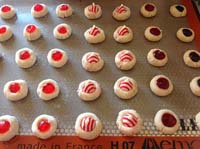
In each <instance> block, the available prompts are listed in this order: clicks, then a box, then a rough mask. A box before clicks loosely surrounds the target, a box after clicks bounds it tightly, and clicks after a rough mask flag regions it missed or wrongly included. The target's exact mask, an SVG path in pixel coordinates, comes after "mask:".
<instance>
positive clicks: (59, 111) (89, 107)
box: [0, 0, 200, 136]
mask: <svg viewBox="0 0 200 149" xmlns="http://www.w3.org/2000/svg"><path fill="white" fill-rule="evenodd" d="M40 2H41V3H44V4H46V5H47V6H48V9H49V14H48V15H47V16H45V17H44V18H41V19H35V18H33V17H32V15H31V13H30V9H31V7H32V5H33V4H34V3H35V1H33V0H28V1H24V0H17V1H6V0H1V1H0V5H3V4H11V5H13V6H14V7H15V8H16V10H17V16H16V17H15V18H13V19H11V20H2V19H0V24H7V25H9V26H10V27H11V28H12V30H13V32H14V37H13V38H12V39H10V40H9V41H7V42H3V43H1V44H0V51H1V54H2V55H3V58H2V60H1V62H0V68H1V71H0V80H1V82H0V99H1V102H0V107H1V108H0V114H1V115H4V114H10V115H14V116H16V117H17V118H18V120H19V123H20V132H19V134H20V135H31V129H30V128H31V124H32V122H33V120H34V119H35V117H37V116H38V115H40V114H43V113H46V114H50V115H53V116H55V117H56V119H57V120H58V127H59V128H58V129H57V131H56V135H69V136H71V135H75V133H74V123H75V120H76V117H77V116H78V115H79V114H80V113H83V112H94V113H95V114H96V115H97V116H98V117H99V118H100V119H101V120H102V122H103V125H104V128H103V131H102V134H101V135H102V136H108V135H109V136H121V134H120V133H119V131H118V129H117V127H116V124H115V121H116V117H117V114H118V112H119V111H121V110H123V109H127V108H131V109H135V110H137V112H138V113H140V115H141V117H142V118H143V120H144V128H143V130H142V131H141V132H140V133H139V134H138V136H147V135H150V136H153V135H154V136H155V135H162V134H161V133H160V132H159V131H157V130H156V129H155V126H154V124H153V118H154V115H155V114H156V112H157V111H158V110H160V109H163V108H167V109H171V110H173V111H174V112H175V113H177V115H178V116H179V118H180V119H181V128H180V130H179V131H178V132H177V133H175V134H174V135H175V136H196V135H199V134H200V131H199V130H198V129H197V126H196V124H195V121H194V116H195V115H196V113H198V112H199V109H200V108H199V105H200V100H199V98H198V97H196V96H194V95H193V94H192V93H191V91H190V88H189V82H190V80H191V79H192V78H193V77H195V76H199V75H200V71H199V69H192V68H189V67H187V66H185V65H184V63H183V59H182V56H183V54H184V52H185V51H186V50H188V49H195V50H198V49H197V47H196V44H195V41H194V42H192V43H182V42H180V41H178V39H177V38H176V36H175V34H176V31H177V30H178V29H179V28H180V27H188V26H189V24H188V21H187V18H186V17H184V18H174V17H172V16H171V15H170V14H169V7H170V6H171V5H172V4H175V3H180V2H181V1H179V0H174V1H166V0H159V1H156V0H154V1H151V2H153V3H155V4H156V6H157V8H158V14H157V15H156V17H154V18H151V19H147V18H144V17H142V16H141V15H140V13H139V10H140V7H141V5H142V4H143V3H145V2H147V1H143V0H140V1H138V0H131V1H130V0H123V1H119V0H115V2H113V1H104V0H103V1H102V0H96V1H95V2H96V3H98V4H100V5H101V6H102V8H103V16H102V17H101V18H100V19H98V20H88V19H87V18H86V17H85V16H84V14H83V10H84V7H85V6H87V5H88V4H91V3H92V2H93V1H92V0H82V1H81V0H76V1H64V0H59V1H55V0H43V1H41V0H38V1H37V3H40ZM61 3H69V4H70V5H71V6H72V8H73V9H74V14H73V15H72V16H71V17H69V18H65V19H60V18H58V17H57V16H56V14H55V8H56V6H57V5H59V4H61ZM121 3H123V4H125V5H127V6H128V7H130V8H131V12H132V14H131V17H130V19H128V20H127V21H125V22H118V21H116V20H114V19H113V18H112V15H111V14H112V11H113V9H114V8H115V7H116V6H118V5H120V4H121ZM185 3H187V2H186V1H185ZM189 3H190V2H189ZM190 9H191V8H190ZM192 11H193V10H192ZM193 13H194V12H193ZM189 15H190V12H189ZM29 23H34V24H36V25H38V26H39V27H40V29H41V31H42V34H43V37H42V38H40V39H39V40H37V41H34V42H28V41H27V40H26V39H25V38H24V37H23V33H22V32H23V28H24V26H25V25H26V24H29ZM60 23H67V24H69V25H71V26H72V32H73V33H72V36H71V37H70V38H69V39H67V40H56V39H55V38H54V36H53V29H54V27H55V26H56V25H58V24H60ZM93 24H95V25H97V26H99V27H101V28H102V29H103V30H104V31H105V34H106V40H105V41H104V42H103V43H101V44H96V45H91V44H88V43H87V42H86V40H85V39H84V36H83V34H84V32H85V30H86V29H88V28H89V27H91V26H92V25H93ZM124 24H125V25H127V26H129V27H130V28H131V29H132V30H133V32H134V40H133V41H132V42H130V43H128V44H119V43H116V42H115V41H114V39H113V37H112V35H113V32H114V30H115V29H116V28H117V27H118V26H119V25H124ZM190 24H191V25H192V24H194V21H193V22H192V21H191V22H190ZM151 25H157V26H159V27H160V28H161V29H162V30H163V38H162V40H161V41H160V42H156V43H152V42H148V41H147V40H146V39H145V38H144V30H145V28H146V27H148V26H151ZM198 35H199V34H198ZM197 41H198V40H197ZM196 43H197V42H196ZM23 47H28V48H31V49H33V50H34V51H35V53H36V54H37V58H38V59H37V63H36V64H35V65H34V66H33V67H32V68H30V69H21V68H19V67H18V66H17V65H16V63H15V60H14V56H15V52H16V51H17V50H18V49H20V48H23ZM52 48H61V49H63V50H65V51H66V52H67V54H68V56H69V62H68V63H67V64H66V65H65V66H64V67H62V68H60V69H55V68H52V67H51V66H49V64H48V62H47V58H46V56H47V53H48V51H49V50H50V49H52ZM152 48H161V49H163V50H165V51H166V52H167V53H168V57H169V61H168V64H167V65H166V66H164V67H162V68H156V67H153V66H151V65H150V64H148V62H147V60H146V56H147V53H148V51H149V50H150V49H152ZM123 49H128V50H132V51H133V52H134V54H135V55H136V57H137V63H136V65H135V67H134V69H132V70H130V71H121V70H118V69H117V68H116V66H115V63H114V57H115V55H116V53H117V52H118V51H120V50H123ZM89 51H95V52H99V53H100V54H101V56H102V58H103V59H104V61H105V66H104V68H103V69H102V70H101V71H99V72H96V73H89V72H86V71H85V70H84V69H83V68H82V66H81V58H82V56H83V54H84V53H86V52H89ZM157 74H164V75H167V76H168V77H169V78H170V79H171V80H172V82H173V84H174V91H173V93H172V94H171V95H169V96H167V97H157V96H155V95H154V94H153V93H152V92H151V91H150V88H149V82H150V80H151V79H152V77H153V76H155V75H157ZM122 76H130V77H133V78H134V79H135V80H136V81H137V83H138V87H139V92H138V94H137V96H136V97H134V98H133V99H131V100H121V99H119V98H118V97H116V96H115V95H114V92H113V85H114V82H115V81H116V80H117V79H118V78H119V77H122ZM47 78H51V79H54V80H56V81H57V82H58V84H59V86H60V89H61V93H60V95H59V96H58V97H57V98H56V99H54V100H51V101H48V102H45V101H42V100H41V99H39V98H38V96H37V93H36V88H37V85H38V83H39V82H40V81H42V80H43V79H47ZM15 79H24V80H26V81H27V83H28V86H29V94H28V96H27V97H26V98H25V99H23V100H21V101H18V102H10V101H8V100H7V99H5V97H4V96H3V93H2V91H3V86H4V84H5V83H6V82H7V81H10V80H15ZM86 79H94V80H96V81H98V82H99V83H100V84H101V87H102V89H103V92H102V95H101V97H100V98H99V99H97V100H95V101H93V102H84V101H81V100H80V99H79V97H78V95H77V93H76V90H77V88H78V85H79V83H80V82H81V81H83V80H86Z"/></svg>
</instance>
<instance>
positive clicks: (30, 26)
mask: <svg viewBox="0 0 200 149" xmlns="http://www.w3.org/2000/svg"><path fill="white" fill-rule="evenodd" d="M35 30H36V26H35V25H28V26H27V27H26V31H27V32H28V33H33V32H35Z"/></svg>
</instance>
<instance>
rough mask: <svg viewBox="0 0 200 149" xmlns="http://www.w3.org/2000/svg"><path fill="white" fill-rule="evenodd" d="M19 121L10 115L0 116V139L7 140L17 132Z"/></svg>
mask: <svg viewBox="0 0 200 149" xmlns="http://www.w3.org/2000/svg"><path fill="white" fill-rule="evenodd" d="M18 131H19V123H18V120H17V118H16V117H14V116H11V115H3V116H0V141H9V140H10V139H12V138H13V137H15V135H17V134H18Z"/></svg>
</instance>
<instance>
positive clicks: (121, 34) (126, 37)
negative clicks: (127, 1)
mask: <svg viewBox="0 0 200 149" xmlns="http://www.w3.org/2000/svg"><path fill="white" fill-rule="evenodd" d="M113 38H114V39H115V41H117V42H119V43H127V42H130V41H131V40H133V32H132V30H131V29H130V28H129V27H128V26H126V25H123V26H119V27H118V28H117V29H116V30H115V32H114V33H113Z"/></svg>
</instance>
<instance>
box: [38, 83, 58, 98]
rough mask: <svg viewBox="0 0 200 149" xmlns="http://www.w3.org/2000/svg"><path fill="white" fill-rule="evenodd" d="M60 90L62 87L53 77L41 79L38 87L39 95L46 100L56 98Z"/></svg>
mask: <svg viewBox="0 0 200 149" xmlns="http://www.w3.org/2000/svg"><path fill="white" fill-rule="evenodd" d="M59 92H60V89H59V86H58V84H57V82H56V81H54V80H52V79H46V80H43V81H41V82H40V83H39V85H38V87H37V94H38V96H39V97H40V98H41V99H42V100H45V101H46V100H51V99H53V98H56V97H57V96H58V94H59Z"/></svg>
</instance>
